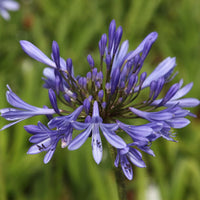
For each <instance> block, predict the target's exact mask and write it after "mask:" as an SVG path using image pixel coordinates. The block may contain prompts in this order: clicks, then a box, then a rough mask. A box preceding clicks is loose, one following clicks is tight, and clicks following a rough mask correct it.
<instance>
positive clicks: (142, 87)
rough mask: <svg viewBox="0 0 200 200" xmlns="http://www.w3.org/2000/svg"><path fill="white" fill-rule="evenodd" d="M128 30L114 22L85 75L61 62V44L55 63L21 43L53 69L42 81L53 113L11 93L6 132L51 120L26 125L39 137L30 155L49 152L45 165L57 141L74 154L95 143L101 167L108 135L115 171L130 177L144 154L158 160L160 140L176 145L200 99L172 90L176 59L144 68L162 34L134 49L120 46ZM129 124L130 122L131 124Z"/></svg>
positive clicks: (54, 54)
mask: <svg viewBox="0 0 200 200" xmlns="http://www.w3.org/2000/svg"><path fill="white" fill-rule="evenodd" d="M122 33H123V30H122V27H121V26H120V27H118V28H116V23H115V20H112V21H111V23H110V26H109V30H108V35H106V34H103V35H102V37H101V38H100V41H99V44H98V47H99V53H100V61H99V63H98V62H97V61H94V59H93V58H92V55H91V54H89V55H88V56H87V61H88V64H89V66H88V69H89V71H88V72H87V74H86V75H85V76H75V75H74V69H73V68H74V66H73V62H72V60H71V59H70V58H67V59H66V60H65V59H63V58H62V57H60V51H59V46H58V44H57V43H56V42H55V41H53V43H52V54H51V58H50V57H48V56H46V55H45V54H44V53H43V52H42V51H41V50H40V49H38V48H37V47H36V46H35V45H33V44H32V43H31V42H28V41H25V40H22V41H20V44H21V47H22V49H23V50H24V51H25V53H27V54H28V55H29V56H30V57H32V58H34V59H35V60H37V61H39V62H41V63H43V64H45V65H47V67H46V68H45V69H44V71H43V75H44V76H45V77H44V78H43V80H44V82H45V83H44V88H46V89H48V95H49V100H50V104H51V107H52V108H47V107H46V106H44V107H43V108H38V107H35V106H31V105H29V104H27V103H25V102H24V101H22V100H21V99H20V98H19V97H18V96H17V95H16V94H14V93H13V92H12V90H11V89H10V88H8V89H9V90H8V92H7V100H8V102H9V103H10V104H11V105H12V106H13V108H4V109H1V116H2V117H4V118H5V119H7V120H9V121H14V122H12V123H11V124H8V125H6V126H4V127H3V129H4V128H7V127H9V126H11V125H13V124H15V123H18V122H19V121H21V120H24V119H27V118H29V117H33V116H35V115H42V114H43V115H46V116H47V117H48V119H49V122H48V123H47V126H45V125H44V124H42V123H41V122H38V125H27V126H25V130H26V131H27V132H29V133H31V134H33V136H32V137H31V138H30V142H32V143H34V145H33V146H32V147H31V148H30V149H29V151H28V153H29V154H35V153H40V152H42V151H46V152H47V154H46V155H45V158H44V162H45V163H47V162H49V161H50V159H51V158H52V155H53V153H54V151H55V149H56V147H57V144H58V142H59V141H61V147H62V148H65V147H67V146H68V149H69V150H76V149H78V148H80V147H81V146H82V145H83V144H84V143H85V141H86V140H91V146H92V154H93V157H94V160H95V162H96V163H97V164H99V163H100V162H101V161H102V157H103V149H104V148H103V146H104V145H105V144H104V143H103V142H102V141H103V140H102V137H104V138H105V139H106V140H105V141H107V142H108V143H109V144H110V146H111V147H112V148H113V149H115V151H116V160H115V162H114V163H115V166H116V167H118V165H119V164H120V165H121V167H122V170H123V172H124V174H125V176H126V177H127V178H128V179H132V177H133V171H132V164H134V165H136V166H138V167H145V166H146V165H145V163H144V161H143V160H142V154H141V152H140V151H142V152H145V153H147V154H149V155H152V156H154V152H153V151H152V150H151V144H152V142H153V141H155V140H156V139H158V138H160V137H162V138H164V139H167V140H171V141H175V140H174V135H175V133H174V129H180V128H183V127H185V126H187V125H188V124H189V123H190V121H189V119H187V118H186V117H187V116H194V115H193V114H191V113H190V111H189V110H186V109H185V107H195V106H197V105H199V100H198V99H195V98H183V97H184V96H185V95H186V94H187V93H188V92H189V91H190V90H191V88H192V83H189V84H188V85H186V86H183V87H182V85H183V80H181V81H180V82H178V83H175V84H173V85H172V86H171V87H168V86H167V87H166V85H168V83H169V82H170V81H171V80H172V79H173V77H174V74H175V72H174V68H175V66H176V60H175V58H170V57H168V58H166V59H165V60H164V61H162V62H161V63H160V64H158V66H157V67H156V68H155V70H154V71H153V72H152V73H150V74H147V73H146V72H145V71H143V70H142V69H143V65H144V61H145V58H146V57H147V56H148V53H149V51H150V49H151V47H152V45H153V43H154V42H155V41H156V39H157V37H158V34H157V33H156V32H152V33H150V34H149V35H147V36H146V37H145V39H144V40H143V41H142V42H141V43H140V44H139V46H138V47H137V48H136V49H135V50H132V51H128V47H129V42H128V40H126V41H124V42H122V43H121V38H122ZM166 88H168V89H166ZM165 91H166V92H165ZM164 92H165V94H164V95H163V93H164ZM145 95H146V97H145V98H144V96H145ZM161 95H163V96H162V97H160V96H161ZM158 97H159V98H158ZM61 104H63V106H62V109H60V105H61ZM127 119H129V120H127ZM130 119H132V123H131V124H130V123H127V121H129V122H130V121H131V120H130ZM137 119H140V120H139V121H140V124H138V122H137ZM76 130H77V132H76V134H74V132H75V131H76ZM75 135H76V136H75Z"/></svg>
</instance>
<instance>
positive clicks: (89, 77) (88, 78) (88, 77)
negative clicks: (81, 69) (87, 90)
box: [86, 72, 92, 81]
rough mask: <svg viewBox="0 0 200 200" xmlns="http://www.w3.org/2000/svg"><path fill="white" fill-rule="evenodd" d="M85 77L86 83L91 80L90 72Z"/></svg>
mask: <svg viewBox="0 0 200 200" xmlns="http://www.w3.org/2000/svg"><path fill="white" fill-rule="evenodd" d="M86 77H87V81H89V80H91V78H92V73H91V72H88V73H87V75H86Z"/></svg>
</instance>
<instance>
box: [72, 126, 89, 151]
mask: <svg viewBox="0 0 200 200" xmlns="http://www.w3.org/2000/svg"><path fill="white" fill-rule="evenodd" d="M91 130H92V125H90V126H89V127H88V128H87V129H86V130H85V131H83V132H82V133H80V134H79V135H78V136H76V137H75V138H74V139H73V140H72V142H71V143H70V144H69V146H68V149H69V150H70V151H72V150H76V149H78V148H79V147H81V146H82V145H83V143H84V142H85V141H86V140H87V138H88V137H89V135H90V133H91Z"/></svg>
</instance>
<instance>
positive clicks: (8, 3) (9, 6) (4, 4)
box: [0, 0, 19, 20]
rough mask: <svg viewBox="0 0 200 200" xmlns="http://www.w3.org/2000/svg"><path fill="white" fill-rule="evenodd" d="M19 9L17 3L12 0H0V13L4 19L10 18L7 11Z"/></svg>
mask: <svg viewBox="0 0 200 200" xmlns="http://www.w3.org/2000/svg"><path fill="white" fill-rule="evenodd" d="M18 9H19V3H18V2H16V1H14V0H0V15H1V16H2V17H3V18H4V19H6V20H9V19H10V14H9V12H8V11H16V10H18Z"/></svg>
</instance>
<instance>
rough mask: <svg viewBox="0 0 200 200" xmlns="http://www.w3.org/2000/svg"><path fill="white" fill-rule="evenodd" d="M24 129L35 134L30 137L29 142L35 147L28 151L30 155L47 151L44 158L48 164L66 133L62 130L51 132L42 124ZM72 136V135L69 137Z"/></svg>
mask: <svg viewBox="0 0 200 200" xmlns="http://www.w3.org/2000/svg"><path fill="white" fill-rule="evenodd" d="M24 129H25V130H26V131H27V132H29V133H31V134H33V136H31V137H30V139H29V141H30V142H31V143H34V145H33V146H31V147H30V149H29V150H28V152H27V153H28V154H37V153H40V152H43V151H47V153H46V155H45V157H44V163H45V164H46V163H48V162H49V161H50V160H51V158H52V156H53V154H54V152H55V150H56V146H57V143H58V142H59V140H61V139H63V138H64V132H63V131H60V130H51V129H49V128H47V127H46V126H45V125H43V124H42V123H41V122H38V125H37V126H36V125H27V126H24ZM69 136H70V135H69Z"/></svg>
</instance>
